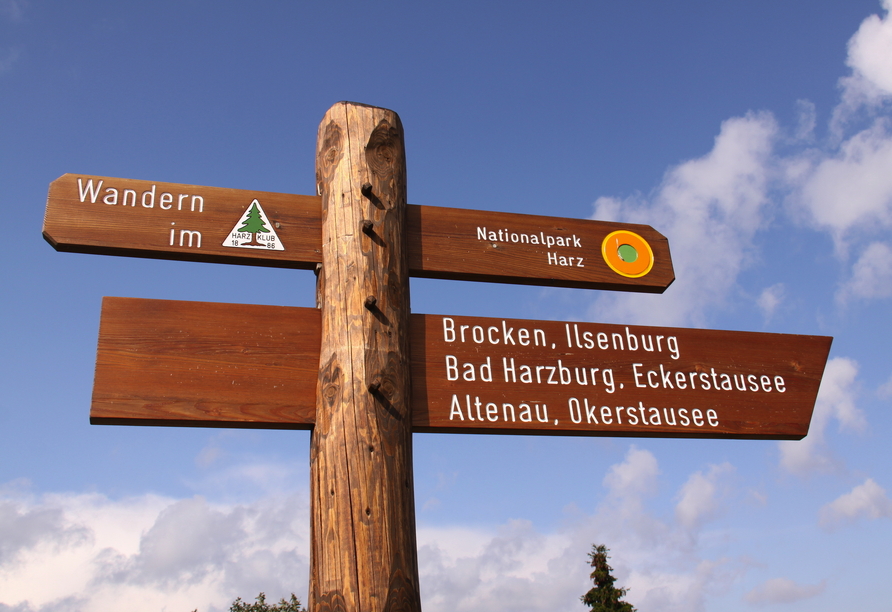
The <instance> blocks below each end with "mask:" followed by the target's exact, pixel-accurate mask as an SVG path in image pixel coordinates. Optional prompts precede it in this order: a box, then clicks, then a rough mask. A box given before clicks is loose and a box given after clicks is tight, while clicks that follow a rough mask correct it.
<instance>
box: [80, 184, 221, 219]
mask: <svg viewBox="0 0 892 612" xmlns="http://www.w3.org/2000/svg"><path fill="white" fill-rule="evenodd" d="M103 185H105V181H104V180H99V181H97V182H96V183H94V182H93V179H87V182H86V183H84V181H83V179H82V178H80V177H78V179H77V190H78V197H79V199H80V201H81V202H83V203H86V202H88V201H89V203H90V204H95V203H96V200H97V199H99V200H101V202H102V203H103V204H108V205H109V206H117V205H118V204H119V203H120V204H121V205H122V206H124V207H126V206H130V207H132V208H136V206H137V202H138V203H139V206H140V207H142V208H155V204H157V205H158V208H160V209H162V210H173V208H174V202H176V210H188V211H190V212H204V197H202V196H200V195H195V194H188V193H178V194H177V195H176V200H174V194H172V193H168V192H166V191H165V192H162V193H158V187H157V185H152V187H151V188H150V189H146V190H145V191H143V192H142V193H139V194H138V193H137V192H136V190H135V189H122V188H119V187H112V186H110V185H108V186H105V187H103ZM100 196H102V197H101V198H100Z"/></svg>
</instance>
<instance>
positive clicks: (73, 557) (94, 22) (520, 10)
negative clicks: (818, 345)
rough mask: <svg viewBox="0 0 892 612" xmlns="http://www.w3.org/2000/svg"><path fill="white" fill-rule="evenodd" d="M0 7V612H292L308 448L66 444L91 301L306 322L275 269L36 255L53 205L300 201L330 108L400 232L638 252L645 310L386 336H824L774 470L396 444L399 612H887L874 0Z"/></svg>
mask: <svg viewBox="0 0 892 612" xmlns="http://www.w3.org/2000/svg"><path fill="white" fill-rule="evenodd" d="M552 4H557V6H546V4H545V3H536V2H483V3H466V2H453V3H448V4H432V3H409V2H350V1H338V2H290V3H286V2H254V3H235V2H225V1H224V2H207V1H204V0H180V1H178V2H168V1H165V0H159V1H156V2H151V3H149V2H136V1H133V0H129V1H121V0H116V1H114V2H111V1H108V2H100V1H91V2H79V3H71V2H68V3H63V2H50V1H41V0H0V211H2V219H3V230H4V231H3V233H4V238H5V240H4V249H3V253H4V254H3V259H2V262H3V276H4V279H5V280H6V290H5V291H4V296H3V298H2V302H0V304H2V312H3V317H2V327H0V329H2V336H0V339H2V346H3V351H2V353H0V358H2V367H0V377H2V378H0V381H2V388H3V390H4V393H3V394H2V395H0V612H12V611H15V612H68V611H75V610H78V611H84V612H92V611H99V610H108V609H114V608H118V607H120V606H121V605H125V607H126V608H127V609H129V610H134V611H136V612H142V611H150V610H151V611H154V610H192V609H194V608H198V609H199V610H201V611H202V612H204V611H220V610H225V609H227V608H228V604H229V602H231V601H232V600H233V599H234V598H235V597H236V596H241V597H243V598H252V597H253V596H254V595H256V593H257V592H259V591H261V590H263V591H265V592H266V593H267V594H268V595H269V596H270V597H272V598H276V599H278V598H279V597H281V596H283V595H286V594H287V593H289V592H291V591H295V592H296V593H297V594H298V595H299V596H300V597H301V598H302V599H304V600H305V598H306V584H307V576H308V525H309V523H308V491H307V487H308V485H307V481H308V469H309V468H308V457H309V434H308V433H307V432H274V431H272V432H267V431H238V430H209V429H208V430H204V429H168V428H130V427H98V426H90V425H89V424H88V418H87V417H88V410H89V402H90V387H91V383H92V375H93V364H94V358H95V348H96V336H97V331H98V320H99V307H100V299H101V297H102V296H104V295H113V296H123V297H144V298H159V299H179V300H197V301H216V302H241V303H260V304H280V305H292V306H310V305H312V303H313V299H314V298H313V295H314V289H313V287H314V284H313V281H314V279H313V276H312V274H311V273H310V272H305V271H288V270H263V269H254V268H246V267H240V266H225V265H212V264H197V263H184V262H164V261H150V260H136V259H125V258H118V257H100V256H91V255H74V254H63V253H57V252H55V251H53V249H52V248H51V247H50V246H49V245H48V244H46V243H45V242H44V241H43V239H42V238H41V236H40V226H41V222H42V216H43V210H44V205H45V199H46V191H47V187H48V185H49V183H50V182H51V181H52V180H54V179H55V178H57V177H58V176H60V175H62V174H64V173H67V172H72V173H84V174H95V175H104V176H113V177H125V178H137V179H148V180H154V181H162V182H178V183H190V184H197V185H210V186H217V187H233V188H239V189H255V190H261V191H277V192H285V193H301V194H310V193H312V192H313V187H314V179H313V172H314V169H313V165H314V149H315V139H316V130H317V127H318V124H319V121H320V120H321V118H322V115H323V114H324V113H325V111H326V110H327V109H328V108H329V107H330V106H331V105H332V104H334V103H335V102H337V101H339V100H354V101H359V102H364V103H367V104H372V105H376V106H383V107H386V108H390V109H393V110H395V111H396V112H398V113H399V115H400V117H401V119H402V122H403V125H404V127H405V138H406V149H407V158H408V183H409V185H408V189H409V191H408V193H409V201H410V202H411V203H414V204H422V205H436V206H450V207H459V208H471V209H484V210H497V211H505V212H518V213H529V214H548V215H555V216H565V217H573V218H597V219H607V220H619V221H634V222H643V223H647V224H649V225H652V226H654V227H655V228H656V229H658V230H659V231H661V232H662V233H664V234H665V235H666V236H667V237H668V238H669V241H670V245H671V246H672V250H673V259H674V264H675V270H676V276H677V280H676V282H675V283H674V284H673V285H672V287H670V288H669V289H668V290H667V291H666V293H665V294H663V295H659V296H643V295H632V294H618V293H606V292H594V291H582V290H569V289H545V288H536V287H514V286H507V285H496V284H483V283H461V282H454V281H418V280H413V281H412V285H411V291H412V307H413V311H414V312H422V313H439V314H451V315H476V316H492V317H500V318H509V317H513V318H521V319H547V320H578V321H608V322H616V323H627V324H658V325H677V326H691V327H706V328H715V329H739V330H747V331H770V332H786V333H797V334H820V335H831V336H833V337H834V342H833V347H832V350H831V354H830V361H829V363H828V366H827V370H826V373H825V379H824V383H823V386H822V389H821V393H820V396H819V399H818V404H817V407H816V411H815V416H814V418H813V421H812V426H811V431H810V433H809V436H808V437H807V438H805V439H804V440H803V441H801V442H781V443H778V442H769V441H737V440H652V439H627V438H616V439H611V438H588V439H583V438H544V437H526V436H464V435H416V436H415V440H414V445H415V448H414V452H415V493H416V506H417V520H418V541H419V563H420V573H421V594H422V600H423V606H424V609H425V610H426V611H427V612H437V611H445V610H450V611H461V612H465V611H467V612H477V611H480V612H483V611H486V612H491V611H498V610H509V609H510V610H512V611H518V610H520V611H530V612H536V611H540V610H541V611H545V610H548V611H554V610H561V611H572V610H582V609H583V607H582V605H581V604H580V603H579V601H578V598H579V596H580V595H581V594H582V593H584V592H585V591H586V590H587V589H588V588H589V586H590V581H589V580H588V570H589V568H588V567H587V563H586V554H587V552H588V551H589V549H590V546H591V544H592V543H604V544H606V545H607V546H608V547H610V548H611V549H612V565H613V566H614V568H615V570H616V571H615V575H616V576H617V578H618V580H619V583H620V584H622V585H625V586H628V587H630V588H631V591H630V593H629V596H628V600H629V601H631V602H632V603H633V604H635V605H636V606H637V607H638V609H639V610H641V611H642V612H652V611H655V612H665V611H676V610H678V611H682V610H684V611H690V610H695V611H696V610H722V611H729V610H730V611H744V610H753V609H768V610H791V611H796V610H809V611H810V612H815V611H823V610H827V611H830V610H833V611H835V610H839V609H859V610H863V611H865V612H868V611H880V610H889V603H888V602H889V601H892V590H890V582H889V580H888V576H887V574H888V568H889V561H888V551H887V548H888V542H890V541H892V521H890V519H892V493H890V491H892V469H890V461H889V453H888V451H887V449H888V447H889V442H888V440H890V439H892V418H890V415H889V408H890V401H892V362H890V359H889V348H888V347H889V346H890V345H892V326H890V325H889V323H888V313H889V307H890V298H892V233H890V230H892V171H890V169H892V123H890V122H892V105H890V101H892V20H890V17H889V12H888V11H889V9H892V2H890V0H882V2H880V1H879V0H845V1H841V0H840V1H829V0H825V1H821V2H814V1H811V2H806V1H805V0H789V1H786V2H769V1H762V0H751V1H748V2H706V1H689V0H680V1H679V2H673V3H629V2H624V3H621V2H613V1H599V2H563V3H552Z"/></svg>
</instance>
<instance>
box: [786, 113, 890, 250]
mask: <svg viewBox="0 0 892 612" xmlns="http://www.w3.org/2000/svg"><path fill="white" fill-rule="evenodd" d="M790 167H791V168H794V169H795V172H791V174H790V175H789V177H788V178H789V179H790V180H791V182H792V186H793V187H794V189H795V190H796V191H795V193H794V196H793V201H794V202H795V203H796V204H797V205H798V206H799V207H801V208H802V209H803V210H804V211H805V212H806V214H807V215H808V217H809V218H810V220H811V222H812V223H813V224H814V225H816V226H817V227H819V228H821V229H824V230H826V231H828V232H829V233H830V234H831V235H832V236H833V238H834V240H835V241H836V246H837V250H838V252H839V253H840V254H841V255H845V254H846V252H847V250H848V248H849V243H850V242H851V240H852V238H853V237H854V236H860V235H861V234H863V233H871V232H875V231H877V230H879V229H885V228H888V227H890V225H892V172H889V168H890V167H892V135H890V133H889V122H888V120H886V119H885V118H882V117H881V118H879V119H877V120H876V121H874V122H873V124H872V125H871V126H870V127H869V128H867V129H865V130H862V131H860V132H858V133H857V134H855V135H854V136H852V137H851V138H849V139H848V140H846V141H845V142H843V143H842V144H841V145H840V147H839V149H838V151H836V152H835V153H833V154H826V155H825V154H816V153H815V152H814V151H809V152H807V153H806V154H804V155H803V156H801V157H799V158H798V159H794V160H791V161H790Z"/></svg>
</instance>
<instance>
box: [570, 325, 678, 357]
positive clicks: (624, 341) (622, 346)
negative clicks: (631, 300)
mask: <svg viewBox="0 0 892 612" xmlns="http://www.w3.org/2000/svg"><path fill="white" fill-rule="evenodd" d="M564 329H565V330H566V331H567V348H579V349H587V350H593V349H595V348H598V349H600V350H602V351H606V350H608V349H612V350H614V351H625V350H629V351H637V350H638V348H639V347H640V348H641V349H642V350H643V351H646V352H648V353H653V352H657V353H662V352H663V347H664V346H665V347H666V349H665V350H666V352H668V353H669V355H670V356H671V357H672V359H678V358H679V357H681V353H680V352H679V350H678V338H676V337H675V336H655V335H653V334H633V333H631V332H630V331H629V328H628V327H626V331H625V334H622V333H617V332H611V333H610V334H609V335H608V334H607V333H606V332H597V333H595V332H592V331H583V332H582V333H581V334H580V333H579V324H578V323H573V326H572V332H571V327H570V323H566V324H565V325H564ZM626 347H628V349H627V348H626Z"/></svg>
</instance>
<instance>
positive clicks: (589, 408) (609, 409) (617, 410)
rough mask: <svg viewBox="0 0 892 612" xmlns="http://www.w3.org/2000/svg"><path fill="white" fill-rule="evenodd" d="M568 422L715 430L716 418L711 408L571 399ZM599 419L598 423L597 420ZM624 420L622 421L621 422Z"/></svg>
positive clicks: (716, 425) (717, 420) (717, 423)
mask: <svg viewBox="0 0 892 612" xmlns="http://www.w3.org/2000/svg"><path fill="white" fill-rule="evenodd" d="M567 408H568V410H569V413H570V420H571V421H572V422H573V423H575V424H577V425H579V424H582V423H584V424H586V425H602V424H603V425H632V426H635V425H651V426H657V425H662V426H669V427H689V426H691V425H693V426H694V427H706V426H707V425H708V426H709V427H718V426H719V415H718V412H716V411H715V410H714V409H712V408H709V409H707V410H701V409H700V408H692V409H688V408H662V409H660V408H655V407H653V406H651V407H646V406H645V405H644V402H638V405H637V406H600V407H598V405H597V404H589V401H588V399H587V398H583V400H582V402H581V403H580V401H579V400H578V399H577V398H575V397H571V398H570V400H569V401H568V402H567ZM599 418H600V421H599V420H598V419H599ZM624 418H625V421H623V419H624Z"/></svg>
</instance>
